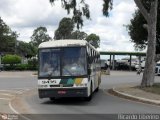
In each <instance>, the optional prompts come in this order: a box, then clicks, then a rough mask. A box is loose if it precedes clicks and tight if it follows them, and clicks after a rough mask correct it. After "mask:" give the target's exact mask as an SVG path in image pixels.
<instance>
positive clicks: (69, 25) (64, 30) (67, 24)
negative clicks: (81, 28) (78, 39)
mask: <svg viewBox="0 0 160 120" xmlns="http://www.w3.org/2000/svg"><path fill="white" fill-rule="evenodd" d="M73 28H74V23H73V21H72V19H71V18H63V19H62V20H61V21H60V23H59V26H58V29H57V30H56V31H55V35H54V39H55V40H59V39H69V38H71V33H72V31H73Z"/></svg>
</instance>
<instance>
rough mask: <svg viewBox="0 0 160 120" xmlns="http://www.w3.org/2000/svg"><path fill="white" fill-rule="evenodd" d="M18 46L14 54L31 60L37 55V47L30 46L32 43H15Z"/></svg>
mask: <svg viewBox="0 0 160 120" xmlns="http://www.w3.org/2000/svg"><path fill="white" fill-rule="evenodd" d="M17 43H18V45H17V46H16V53H17V54H19V55H21V56H24V57H27V58H31V57H33V56H36V54H37V47H36V46H34V45H32V43H26V42H24V41H17Z"/></svg>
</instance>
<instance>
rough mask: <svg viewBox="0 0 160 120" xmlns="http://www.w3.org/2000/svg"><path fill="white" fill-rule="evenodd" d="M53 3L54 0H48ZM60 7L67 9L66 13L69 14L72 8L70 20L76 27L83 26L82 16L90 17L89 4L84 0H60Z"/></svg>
mask: <svg viewBox="0 0 160 120" xmlns="http://www.w3.org/2000/svg"><path fill="white" fill-rule="evenodd" d="M50 2H51V3H52V4H53V3H54V2H55V0H50ZM61 3H62V8H64V9H65V10H67V13H68V14H70V12H71V10H72V14H73V16H72V20H73V21H74V23H75V24H76V26H77V29H79V28H80V26H81V27H82V26H83V16H84V17H85V18H87V19H89V18H90V12H89V5H88V4H86V3H85V0H80V2H78V4H77V0H61Z"/></svg>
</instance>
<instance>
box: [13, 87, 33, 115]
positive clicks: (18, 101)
mask: <svg viewBox="0 0 160 120" xmlns="http://www.w3.org/2000/svg"><path fill="white" fill-rule="evenodd" d="M33 94H35V89H34V90H29V91H27V92H24V93H23V94H21V95H17V96H16V97H15V98H14V99H12V101H11V105H12V107H13V108H14V109H15V110H16V111H17V112H18V113H20V114H31V113H34V111H33V110H32V109H31V108H30V106H29V105H28V104H27V102H26V101H25V98H26V97H30V96H31V95H33Z"/></svg>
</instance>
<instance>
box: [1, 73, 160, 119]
mask: <svg viewBox="0 0 160 120" xmlns="http://www.w3.org/2000/svg"><path fill="white" fill-rule="evenodd" d="M141 77H142V75H136V73H135V72H115V71H111V75H107V76H104V75H103V76H102V83H101V86H100V90H99V92H98V93H95V94H94V96H93V99H92V101H90V102H86V101H84V100H82V99H77V98H66V99H58V100H56V101H54V102H53V101H50V100H49V99H39V98H38V94H37V89H36V87H37V78H36V76H32V75H31V73H29V72H28V73H27V74H21V73H20V76H19V75H18V74H17V75H15V74H13V75H11V76H9V75H7V76H5V75H4V76H2V75H1V73H0V82H1V84H0V90H1V92H2V91H3V90H10V91H12V92H13V90H21V91H22V90H24V91H25V90H28V91H29V90H30V91H31V93H30V95H26V96H25V95H24V96H23V97H24V98H23V100H24V102H25V104H27V105H28V106H29V108H30V109H29V110H28V111H29V113H31V114H36V115H35V116H36V117H39V118H42V119H49V117H51V118H53V114H54V117H55V118H59V117H60V118H59V119H65V120H66V119H77V118H78V119H84V118H87V119H92V120H94V119H97V118H101V119H106V117H109V118H110V117H111V118H113V117H115V118H117V116H116V115H115V116H109V115H107V116H106V114H124V113H126V114H127V113H129V114H131V113H132V114H136V113H138V114H146V113H148V114H149V113H158V114H160V107H158V106H153V105H148V104H142V103H137V102H133V101H128V100H125V99H122V98H118V97H115V96H111V95H109V94H108V93H107V92H106V89H109V88H112V87H117V86H122V85H128V84H130V85H138V84H140V82H141ZM156 81H159V82H160V77H159V76H156ZM19 112H20V111H19ZM45 114H47V116H45ZM64 114H65V115H64ZM66 114H67V115H66ZM73 114H74V115H73ZM79 114H81V115H79ZM70 115H71V116H70ZM47 117H48V118H47Z"/></svg>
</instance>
